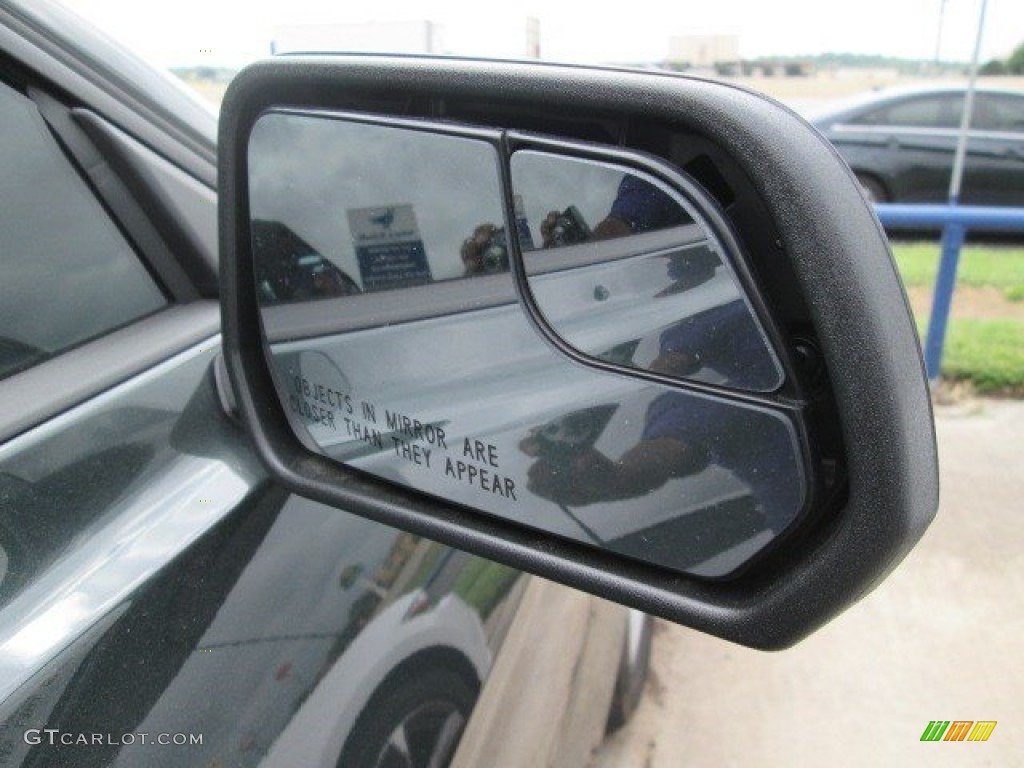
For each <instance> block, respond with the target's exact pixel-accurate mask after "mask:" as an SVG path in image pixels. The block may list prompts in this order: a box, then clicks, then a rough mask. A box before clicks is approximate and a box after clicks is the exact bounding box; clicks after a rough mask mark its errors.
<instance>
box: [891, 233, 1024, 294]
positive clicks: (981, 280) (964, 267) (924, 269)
mask: <svg viewBox="0 0 1024 768" xmlns="http://www.w3.org/2000/svg"><path fill="white" fill-rule="evenodd" d="M892 252H893V256H895V257H896V264H897V266H898V267H899V270H900V274H901V275H902V276H903V282H905V283H906V284H907V285H914V286H917V285H923V286H926V287H931V286H933V285H934V284H935V275H936V274H937V272H938V269H939V253H940V246H939V243H938V242H934V243H900V242H897V243H893V244H892ZM957 281H958V283H959V284H961V285H973V286H992V287H994V288H998V289H1000V290H1001V291H1002V292H1003V294H1004V295H1005V296H1006V298H1007V299H1009V300H1010V301H1024V248H1022V247H1019V246H1000V245H967V246H964V248H963V250H962V251H961V252H960V264H959V266H958V268H957Z"/></svg>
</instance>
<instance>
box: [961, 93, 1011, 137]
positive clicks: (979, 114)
mask: <svg viewBox="0 0 1024 768" xmlns="http://www.w3.org/2000/svg"><path fill="white" fill-rule="evenodd" d="M976 98H977V102H976V103H975V107H974V114H973V115H972V120H971V123H972V124H973V127H975V128H977V129H979V130H982V131H1001V132H1004V133H1024V99H1022V98H1018V97H1014V96H1007V95H1003V94H995V93H979V94H978V95H977V97H976Z"/></svg>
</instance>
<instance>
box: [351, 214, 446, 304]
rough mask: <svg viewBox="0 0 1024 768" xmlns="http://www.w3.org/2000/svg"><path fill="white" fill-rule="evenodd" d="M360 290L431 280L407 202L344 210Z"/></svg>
mask: <svg viewBox="0 0 1024 768" xmlns="http://www.w3.org/2000/svg"><path fill="white" fill-rule="evenodd" d="M348 224H349V229H351V231H352V241H353V243H354V244H355V248H356V258H357V259H358V260H359V274H360V276H361V277H362V279H363V290H365V291H380V290H385V289H387V288H403V287H405V286H409V285H417V284H418V283H429V282H430V281H431V279H432V278H431V275H430V265H429V264H427V254H426V251H425V250H424V248H423V239H422V238H421V237H420V229H419V226H417V224H416V214H415V213H414V212H413V209H412V206H411V205H391V206H384V207H379V208H359V209H354V210H350V211H349V212H348Z"/></svg>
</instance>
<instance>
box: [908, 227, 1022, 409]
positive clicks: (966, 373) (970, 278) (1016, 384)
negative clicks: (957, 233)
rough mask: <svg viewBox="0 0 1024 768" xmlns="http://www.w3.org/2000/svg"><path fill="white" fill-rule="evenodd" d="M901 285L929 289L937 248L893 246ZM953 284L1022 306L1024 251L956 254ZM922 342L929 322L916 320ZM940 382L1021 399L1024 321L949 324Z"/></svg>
mask: <svg viewBox="0 0 1024 768" xmlns="http://www.w3.org/2000/svg"><path fill="white" fill-rule="evenodd" d="M892 250H893V255H894V256H895V257H896V264H897V266H898V267H899V270H900V274H901V275H902V276H903V281H904V282H905V283H906V284H907V285H909V286H923V287H926V288H932V287H933V286H934V284H935V275H936V273H937V271H938V264H939V250H940V246H939V244H938V243H902V242H897V243H893V246H892ZM957 284H958V285H960V286H964V285H968V286H973V287H981V286H989V287H993V288H996V289H998V290H1000V291H1002V293H1003V295H1004V296H1005V297H1006V298H1007V300H1008V301H1024V248H1022V247H1019V246H1000V245H968V246H965V247H964V249H963V250H962V251H961V253H960V264H959V268H958V270H957ZM917 322H918V327H919V329H920V330H921V333H922V338H923V337H924V330H925V328H926V327H927V323H928V318H927V317H919V318H917ZM942 376H943V378H947V379H952V380H960V381H969V382H971V384H972V385H973V386H974V388H975V390H976V391H978V392H981V393H984V394H1002V395H1012V396H1015V397H1024V321H1022V320H1020V319H1019V318H1014V317H1006V318H1000V319H988V318H986V319H981V318H973V317H958V316H957V315H956V313H955V312H954V313H953V315H952V317H950V319H949V328H948V330H947V333H946V348H945V351H944V353H943V359H942Z"/></svg>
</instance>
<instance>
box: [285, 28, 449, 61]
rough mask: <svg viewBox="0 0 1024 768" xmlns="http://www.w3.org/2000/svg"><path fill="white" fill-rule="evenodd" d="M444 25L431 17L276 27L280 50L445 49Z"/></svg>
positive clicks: (315, 51) (438, 50) (387, 51)
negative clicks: (429, 19)
mask: <svg viewBox="0 0 1024 768" xmlns="http://www.w3.org/2000/svg"><path fill="white" fill-rule="evenodd" d="M443 33H444V28H443V27H442V26H441V25H440V24H435V23H434V22H432V21H395V22H385V21H372V22H366V23H363V24H287V25H283V26H280V27H277V28H275V29H274V37H273V40H272V41H271V43H270V52H271V53H274V54H277V53H298V52H304V53H323V52H328V51H331V52H341V51H344V52H351V53H435V54H440V53H444V52H445V50H444V34H443Z"/></svg>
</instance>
